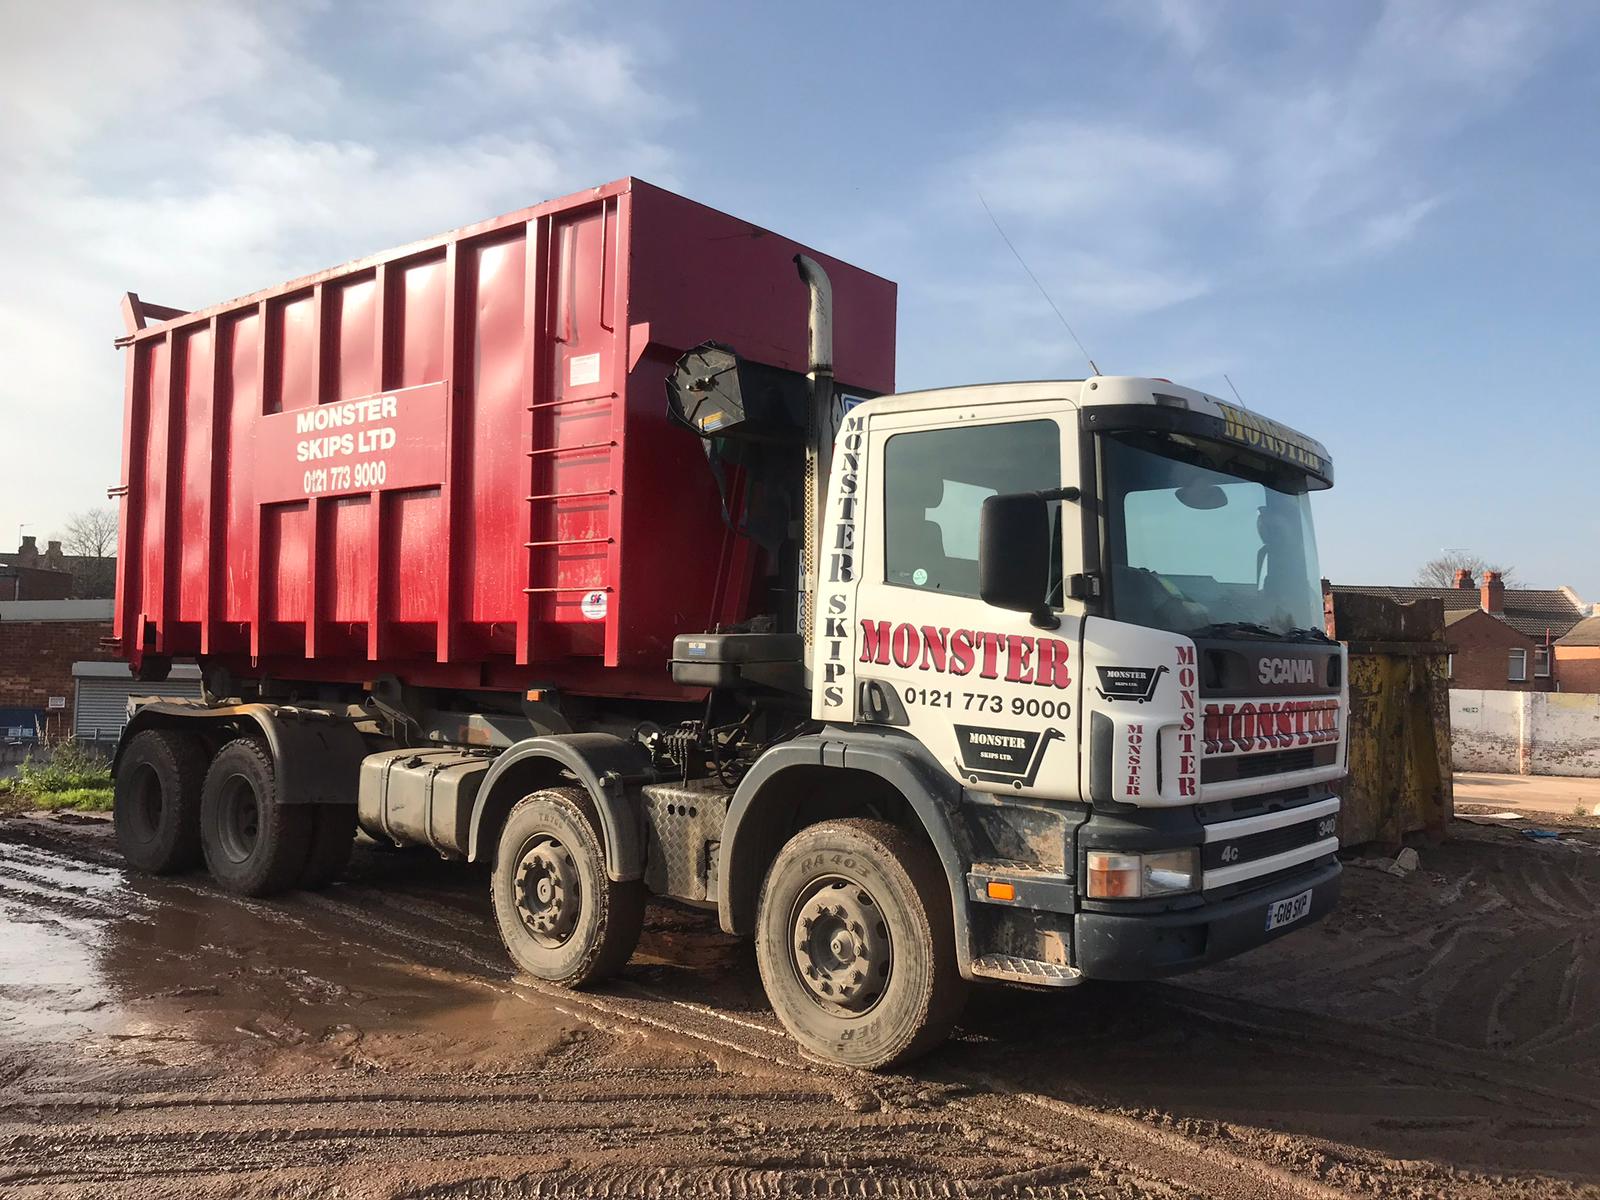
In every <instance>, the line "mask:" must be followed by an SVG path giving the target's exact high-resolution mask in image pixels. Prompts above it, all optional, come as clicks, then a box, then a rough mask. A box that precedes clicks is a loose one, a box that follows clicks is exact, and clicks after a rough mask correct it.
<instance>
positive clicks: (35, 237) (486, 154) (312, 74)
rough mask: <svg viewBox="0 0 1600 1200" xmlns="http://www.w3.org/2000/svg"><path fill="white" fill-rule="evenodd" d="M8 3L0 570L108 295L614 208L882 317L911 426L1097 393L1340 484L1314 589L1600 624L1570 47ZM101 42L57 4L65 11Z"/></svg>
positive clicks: (1451, 26)
mask: <svg viewBox="0 0 1600 1200" xmlns="http://www.w3.org/2000/svg"><path fill="white" fill-rule="evenodd" d="M68 7H69V6H66V5H23V4H7V5H6V6H5V10H4V22H5V28H6V30H7V35H8V36H7V38H6V39H5V42H4V44H0V105H3V111H4V120H3V121H0V455H3V459H4V464H3V469H0V542H3V543H6V544H9V543H10V542H11V540H12V538H13V536H14V532H15V528H16V526H17V524H18V523H19V522H27V523H28V526H29V528H28V532H31V533H35V534H38V535H39V536H40V537H41V538H43V537H46V536H49V535H50V534H51V533H52V532H53V531H54V530H55V529H57V528H58V527H59V525H60V524H61V521H62V518H64V517H65V516H66V514H67V513H68V512H70V511H72V510H75V509H79V508H83V507H86V506H88V505H91V504H94V503H97V502H99V501H100V497H101V496H102V495H103V489H104V488H105V486H106V485H108V484H111V483H114V482H115V481H116V478H117V474H118V470H119V465H118V443H119V440H120V403H121V387H122V374H121V365H120V362H119V361H118V357H117V355H116V353H115V352H114V351H113V350H112V349H111V347H110V340H111V338H112V337H114V336H116V335H117V334H118V333H120V331H121V330H120V318H119V316H118V313H117V302H118V299H119V296H120V294H121V292H122V291H124V290H127V289H133V290H136V291H138V292H140V293H141V294H142V295H144V296H145V297H146V298H147V299H150V300H153V301H156V302H158V303H168V304H174V305H178V306H182V307H190V306H200V305H203V304H207V303H212V302H215V301H217V300H220V299H223V298H225V297H228V296H232V295H235V294H239V293H242V292H246V291H250V290H253V289H255V288H258V287H261V286H265V285H267V284H270V283H273V282H277V281H278V280H280V279H283V278H287V277H289V276H290V275H293V274H299V273H303V272H305V271H309V270H313V269H317V268H320V267H324V266H328V265H331V264H332V263H335V262H337V261H340V260H343V259H345V258H350V257H354V256H357V255H360V254H364V253H368V252H370V251H373V250H376V249H379V248H381V247H385V246H388V245H392V244H396V243H399V242H402V241H408V240H411V239H413V238H415V237H419V236H423V235H426V234H429V233H432V232H436V231H438V230H441V229H444V228H448V227H450V226H454V225H459V224H464V223H467V222H469V221H473V220H476V219H478V218H481V217H484V216H487V215H490V214H491V213H495V212H500V211H505V210H508V209H512V208H517V207H521V206H523V205H526V204H529V203H533V202H535V201H538V200H540V199H544V198H547V197H549V196H552V195H556V194H559V193H562V192H565V191H570V190H574V189H576V188H579V187H583V186H586V185H589V184H593V183H598V182H601V181H603V180H606V179H611V178H615V177H617V176H621V175H625V174H636V175H640V176H642V177H644V178H647V179H650V180H652V181H654V182H657V183H660V184H663V185H665V186H668V187H672V188H675V189H677V190H679V191H682V192H685V193H686V194H688V195H690V196H693V197H695V198H696V199H699V200H702V201H705V202H707V203H709V204H712V205H715V206H716V207H719V208H723V209H726V210H728V211H730V212H733V213H736V214H737V215H739V216H741V217H745V218H747V219H749V220H752V221H756V222H758V223H761V224H764V225H768V226H771V227H773V228H775V229H777V230H779V231H781V232H783V233H786V234H789V235H791V236H794V237H797V238H800V239H802V240H804V241H808V242H811V243H812V244H814V245H816V246H818V247H819V248H820V249H823V250H826V251H828V252H830V253H833V254H837V255H839V256H841V257H844V258H847V259H850V260H852V261H854V262H857V263H859V264H860V265H862V266H864V267H867V268H869V269H872V270H875V271H877V272H879V273H881V274H884V275H887V276H889V277H890V278H893V279H895V280H897V281H898V282H899V284H900V304H901V308H900V321H901V334H900V345H899V379H900V385H901V386H902V387H903V388H911V387H919V386H928V385H935V384H946V383H958V382H969V381H977V380H989V379H1004V378H1038V377H1046V376H1056V375H1061V376H1077V375H1080V374H1081V373H1082V372H1083V369H1084V366H1083V362H1082V359H1081V356H1080V355H1079V354H1078V353H1077V351H1076V349H1075V348H1073V347H1072V345H1071V344H1070V342H1069V341H1068V339H1067V338H1066V336H1065V334H1064V333H1063V332H1062V330H1061V328H1060V326H1059V325H1058V324H1057V322H1056V319H1055V317H1054V316H1053V315H1052V314H1051V313H1050V311H1049V309H1048V307H1047V306H1046V305H1045V303H1044V301H1043V300H1041V299H1040V298H1039V296H1038V294H1037V293H1036V292H1035V291H1034V290H1033V286H1032V284H1030V283H1029V282H1028V280H1027V278H1026V277H1025V276H1024V275H1023V274H1022V272H1021V271H1020V269H1019V268H1018V267H1017V264H1016V262H1015V261H1014V260H1013V259H1012V258H1011V256H1010V254H1009V252H1008V251H1007V250H1006V249H1005V247H1004V245H1003V244H1002V243H1001V242H1000V241H999V240H998V238H997V237H996V235H995V232H994V229H993V227H992V226H991V225H990V223H989V221H988V218H987V217H986V216H985V215H984V212H983V209H982V208H981V206H980V205H979V203H978V198H977V193H978V189H980V188H981V189H982V191H983V193H984V195H985V196H986V197H987V199H988V201H989V203H990V205H991V206H992V207H993V209H994V210H995V212H996V213H997V215H998V216H999V218H1000V220H1001V221H1002V222H1003V223H1004V224H1005V226H1006V228H1007V231H1008V232H1009V234H1010V235H1011V237H1012V240H1013V241H1014V242H1015V243H1016V244H1017V246H1018V248H1019V249H1020V250H1021V252H1022V253H1023V254H1024V255H1025V256H1026V257H1027V259H1028V261H1029V263H1030V265H1031V266H1032V267H1033V269H1034V271H1035V272H1036V273H1037V274H1038V275H1039V277H1040V278H1041V280H1043V282H1044V283H1045V285H1046V286H1047V287H1048V288H1049V290H1050V291H1051V293H1052V295H1053V296H1054V297H1055V299H1056V301H1057V302H1058V303H1059V304H1060V306H1061V307H1062V309H1063V310H1064V311H1065V312H1066V314H1067V315H1068V317H1069V318H1070V319H1071V320H1072V322H1073V324H1074V325H1075V327H1076V328H1077V330H1078V332H1079V334H1080V335H1081V336H1082V338H1083V339H1084V341H1085V342H1086V343H1087V345H1088V348H1089V350H1090V351H1091V352H1092V353H1093V355H1094V356H1095V359H1096V360H1097V362H1098V363H1099V365H1100V367H1101V369H1102V370H1103V371H1106V372H1107V373H1125V374H1153V375H1162V376H1168V377H1171V378H1173V379H1176V380H1178V381H1180V382H1184V383H1188V384H1191V385H1194V386H1198V387H1202V388H1204V389H1206V390H1208V391H1211V392H1213V393H1218V394H1221V395H1223V396H1225V397H1226V396H1227V395H1229V394H1230V393H1229V391H1228V387H1227V384H1226V383H1225V382H1224V380H1223V374H1224V373H1227V374H1228V375H1230V376H1231V377H1232V379H1233V382H1234V383H1235V384H1236V385H1237V386H1238V388H1239V391H1240V392H1241V394H1242V395H1243V397H1244V399H1245V401H1246V403H1248V404H1249V405H1250V406H1251V407H1253V408H1256V409H1259V410H1260V411H1262V412H1264V413H1266V414H1268V415H1270V416H1272V417H1275V418H1277V419H1280V420H1283V421H1286V422H1287V423H1289V424H1292V425H1295V426H1297V427H1299V428H1301V429H1303V430H1305V431H1307V432H1309V433H1311V434H1313V435H1314V436H1316V437H1318V438H1319V439H1321V440H1322V441H1323V442H1324V443H1325V444H1326V445H1327V446H1328V447H1329V449H1330V450H1331V452H1332V454H1333V456H1334V460H1335V463H1336V465H1337V471H1338V486H1337V487H1336V488H1335V489H1334V490H1333V491H1332V492H1330V493H1327V494H1326V495H1325V496H1323V497H1320V498H1319V499H1320V501H1321V503H1320V505H1319V511H1318V519H1319V525H1320V540H1321V544H1322V558H1323V567H1324V571H1325V573H1326V574H1328V575H1330V576H1331V577H1333V578H1334V579H1336V580H1341V581H1346V582H1363V583H1378V582H1407V581H1409V580H1410V578H1411V576H1412V575H1413V574H1414V572H1415V570H1416V568H1417V566H1418V565H1419V564H1420V563H1421V562H1423V561H1424V560H1426V559H1428V558H1430V557H1432V556H1433V555H1434V554H1436V553H1438V551H1439V550H1440V548H1442V547H1466V548H1470V549H1471V550H1474V551H1476V552H1478V553H1480V554H1482V555H1484V556H1486V557H1488V558H1491V559H1499V560H1503V561H1506V562H1509V563H1512V564H1514V565H1515V566H1516V567H1517V568H1518V573H1519V576H1520V577H1521V579H1522V580H1523V581H1524V582H1525V583H1528V584H1532V585H1542V586H1553V585H1556V584H1562V583H1565V584H1570V585H1571V586H1573V587H1575V588H1576V589H1577V590H1578V591H1579V592H1580V593H1581V594H1582V595H1583V596H1584V597H1585V598H1586V599H1588V600H1590V601H1596V600H1600V517H1597V512H1600V507H1597V504H1596V491H1597V481H1596V475H1597V472H1596V469H1595V464H1596V461H1597V455H1596V451H1597V446H1600V416H1597V415H1596V409H1595V404H1596V401H1595V400H1594V399H1593V398H1591V392H1592V389H1593V386H1594V385H1593V382H1592V380H1593V379H1594V377H1595V376H1596V374H1597V373H1600V372H1597V368H1600V349H1597V347H1600V337H1597V323H1600V322H1597V319H1600V298H1597V296H1596V282H1595V281H1596V279H1597V277H1600V272H1597V269H1596V268H1597V266H1600V225H1597V221H1596V217H1597V206H1600V204H1597V202H1600V53H1597V50H1600V45H1597V41H1600V38H1597V33H1600V9H1597V8H1596V7H1594V6H1592V5H1589V4H1585V3H1570V4H1562V3H1550V2H1544V0H1511V2H1502V0H1457V2H1443V0H1439V2H1434V0H1405V2H1397V3H1393V4H1382V3H1375V2H1373V3H1355V2H1349V3H1339V4H1327V5H1312V4H1277V3H1234V4H1227V3H1195V4H1190V3H1183V2H1180V0H1166V2H1161V0H1149V2H1145V3H1133V2H1130V3H1126V4H1091V3H1058V4H1026V3H1018V4H1013V5H989V6H982V7H981V8H980V7H979V6H963V5H955V4H935V3H923V4H915V5H913V4H887V3H886V4H878V5H859V4H843V3H808V4H803V5H732V4H713V3H709V2H700V3H695V2H688V3H685V2H679V3H672V4H666V3H642V2H636V0H612V2H611V3H608V4H605V5H603V6H598V5H596V6H589V5H582V4H578V3H575V2H574V3H563V2H562V0H532V2H529V3H516V2H513V0H490V2H486V3H482V4H476V5H471V4H456V3H447V2H445V0H414V2H410V3H389V4H376V3H371V4H369V3H332V2H329V3H309V2H304V0H287V2H285V3H279V4H274V5H255V4H237V5H235V4H231V3H226V2H221V0H212V2H210V3H206V4H203V5H201V4H192V5H191V4H166V3H146V4H140V5H129V4H93V3H91V4H87V5H77V6H72V8H73V11H71V12H69V11H68ZM85 10H87V11H85Z"/></svg>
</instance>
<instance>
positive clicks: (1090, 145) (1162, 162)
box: [961, 118, 1234, 223]
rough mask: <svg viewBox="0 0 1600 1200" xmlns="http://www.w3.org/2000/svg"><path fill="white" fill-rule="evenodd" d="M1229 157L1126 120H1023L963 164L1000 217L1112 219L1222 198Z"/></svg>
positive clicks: (1193, 140)
mask: <svg viewBox="0 0 1600 1200" xmlns="http://www.w3.org/2000/svg"><path fill="white" fill-rule="evenodd" d="M1233 169H1234V164H1233V162H1232V160H1231V158H1230V157H1229V155H1228V153H1227V152H1226V151H1225V150H1223V149H1220V148H1218V147H1216V146H1214V145H1211V144H1208V143H1207V142H1206V141H1205V140H1204V139H1203V138H1200V137H1194V136H1186V135H1184V134H1182V133H1171V134H1168V133H1163V132H1157V131H1154V130H1150V129H1141V128H1139V127H1137V126H1134V125H1132V124H1125V123H1091V122H1088V121H1084V120H1075V119H1054V120H1052V119H1043V118H1025V119H1023V120H1021V121H1019V122H1017V123H1016V124H1014V125H1012V126H1010V127H1009V128H1008V129H1006V130H1005V131H1004V132H1003V133H1002V134H1001V135H1000V137H999V138H997V139H996V141H995V144H994V145H992V146H991V147H989V148H986V149H984V150H981V151H979V152H977V153H976V154H974V155H973V156H972V157H971V158H969V159H967V160H966V161H965V162H964V163H963V164H962V171H961V173H962V174H964V175H965V176H966V182H967V185H968V187H969V188H970V187H976V188H981V189H982V190H983V194H984V198H985V199H986V200H987V201H988V202H989V205H990V206H991V207H992V208H994V209H995V211H997V212H1011V213H1015V214H1019V215H1022V216H1026V217H1027V218H1029V219H1031V220H1045V219H1051V220H1066V219H1080V220H1081V219H1091V218H1092V219H1095V220H1105V219H1114V220H1116V221H1118V222H1119V223H1124V222H1128V221H1130V220H1132V219H1137V218H1138V217H1140V216H1141V215H1148V214H1150V213H1159V212H1160V211H1161V210H1163V209H1166V208H1169V207H1171V206H1174V205H1183V206H1190V207H1192V206H1194V205H1203V204H1207V203H1210V202H1212V201H1214V200H1216V199H1217V198H1218V197H1220V196H1221V195H1222V194H1223V192H1224V191H1225V189H1226V188H1227V186H1228V184H1229V181H1230V178H1231V176H1232V174H1233Z"/></svg>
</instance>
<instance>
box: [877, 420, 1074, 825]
mask: <svg viewBox="0 0 1600 1200" xmlns="http://www.w3.org/2000/svg"><path fill="white" fill-rule="evenodd" d="M997 410H999V412H1000V413H1002V414H1003V415H997ZM1077 438H1078V432H1077V409H1076V407H1075V406H1072V405H1070V404H1068V403H1066V402H1064V401H1048V402H1029V403H1024V404H1008V405H1003V406H1002V405H993V404H990V405H982V406H974V407H972V408H963V409H953V408H945V409H937V410H932V411H923V412H916V413H884V414H877V413H875V414H873V416H872V419H871V422H870V426H869V428H868V430H867V434H866V439H865V440H866V443H867V449H868V453H867V455H866V461H867V462H869V463H870V464H871V466H872V470H871V472H870V475H869V478H868V480H867V482H866V485H865V493H866V495H865V499H866V501H867V504H866V513H867V519H866V521H865V522H863V525H864V529H863V530H862V534H863V536H862V538H861V545H860V562H859V567H860V572H859V583H858V586H857V588H856V596H855V611H854V614H853V618H854V619H853V628H852V634H853V639H852V643H853V645H852V649H853V659H854V662H853V668H854V675H855V678H854V685H855V689H854V691H855V694H854V699H855V719H856V721H857V722H858V723H862V722H873V723H882V724H891V725H898V726H902V727H904V728H905V729H906V730H908V731H909V732H910V733H911V734H912V735H913V736H914V737H916V738H917V739H918V740H919V741H920V742H921V743H922V744H923V745H924V746H925V747H926V748H927V749H928V751H929V752H930V753H931V754H932V755H933V757H934V758H935V759H936V760H937V761H938V762H939V763H940V764H941V766H943V767H944V769H945V770H947V771H949V772H950V773H951V774H952V775H954V776H956V777H957V778H959V779H960V780H961V781H962V782H963V783H964V784H965V785H966V786H967V787H969V788H972V789H974V790H979V791H989V792H998V793H1006V794H1022V795H1031V796H1042V797H1050V798H1055V799H1071V800H1076V799H1078V797H1079V784H1078V745H1079V739H1078V734H1077V723H1076V711H1075V710H1076V707H1077V703H1078V695H1079V678H1078V677H1079V674H1080V672H1079V669H1078V655H1079V652H1080V645H1081V642H1080V638H1081V631H1082V624H1083V617H1082V608H1081V604H1079V602H1077V601H1074V600H1071V599H1068V598H1066V596H1065V589H1064V588H1063V586H1062V584H1061V581H1062V580H1063V579H1064V578H1065V577H1067V576H1070V575H1071V574H1073V573H1074V572H1077V571H1079V570H1081V569H1082V568H1081V545H1080V539H1079V535H1078V530H1079V528H1080V526H1079V521H1078V514H1077V510H1076V508H1075V506H1073V505H1071V504H1070V503H1069V504H1067V505H1066V511H1065V512H1062V511H1061V509H1062V502H1060V501H1057V502H1053V503H1052V506H1051V507H1052V510H1053V514H1052V515H1053V521H1052V531H1053V532H1052V535H1051V536H1052V548H1053V555H1054V558H1055V570H1054V572H1053V583H1052V588H1051V592H1052V594H1051V595H1050V596H1047V597H1041V599H1043V600H1048V601H1049V602H1050V605H1051V607H1052V609H1053V610H1054V612H1055V613H1056V615H1057V617H1058V618H1059V621H1060V624H1059V626H1058V627H1057V628H1055V629H1043V628H1036V627H1035V626H1034V625H1033V624H1032V622H1031V620H1030V617H1029V615H1028V614H1026V613H1017V612H1010V611H1006V610H1004V609H1000V608H995V607H993V606H991V605H988V604H985V603H984V602H983V601H982V600H981V599H980V598H979V596H978V521H979V514H980V511H981V509H982V505H983V501H984V500H985V499H986V498H987V497H989V496H993V495H997V494H1000V493H1007V492H1022V491H1041V490H1046V489H1052V488H1060V487H1070V486H1076V485H1078V483H1079V480H1078V473H1079V472H1078V455H1077V445H1078V442H1077Z"/></svg>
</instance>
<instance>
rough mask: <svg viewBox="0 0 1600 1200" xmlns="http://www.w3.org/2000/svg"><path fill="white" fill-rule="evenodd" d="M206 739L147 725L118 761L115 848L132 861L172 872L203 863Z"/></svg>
mask: <svg viewBox="0 0 1600 1200" xmlns="http://www.w3.org/2000/svg"><path fill="white" fill-rule="evenodd" d="M205 777H206V752H205V743H204V742H202V741H201V740H200V739H199V738H198V737H195V736H194V735H193V734H186V733H180V732H178V731H176V730H171V729H146V730H145V731H143V732H142V733H137V734H135V735H134V736H133V740H132V741H130V742H129V743H128V746H127V749H125V750H124V751H123V752H122V761H121V762H119V763H118V764H117V781H116V790H115V792H114V794H113V799H112V810H113V816H114V817H115V820H116V832H117V848H118V849H119V850H121V851H122V857H123V858H125V859H127V860H128V865H129V866H130V867H132V868H133V869H134V870H136V871H144V872H146V873H148V874H151V875H172V874H176V873H177V872H179V871H189V870H192V869H194V868H195V867H197V866H199V865H200V792H201V787H202V785H203V784H204V782H205Z"/></svg>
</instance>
